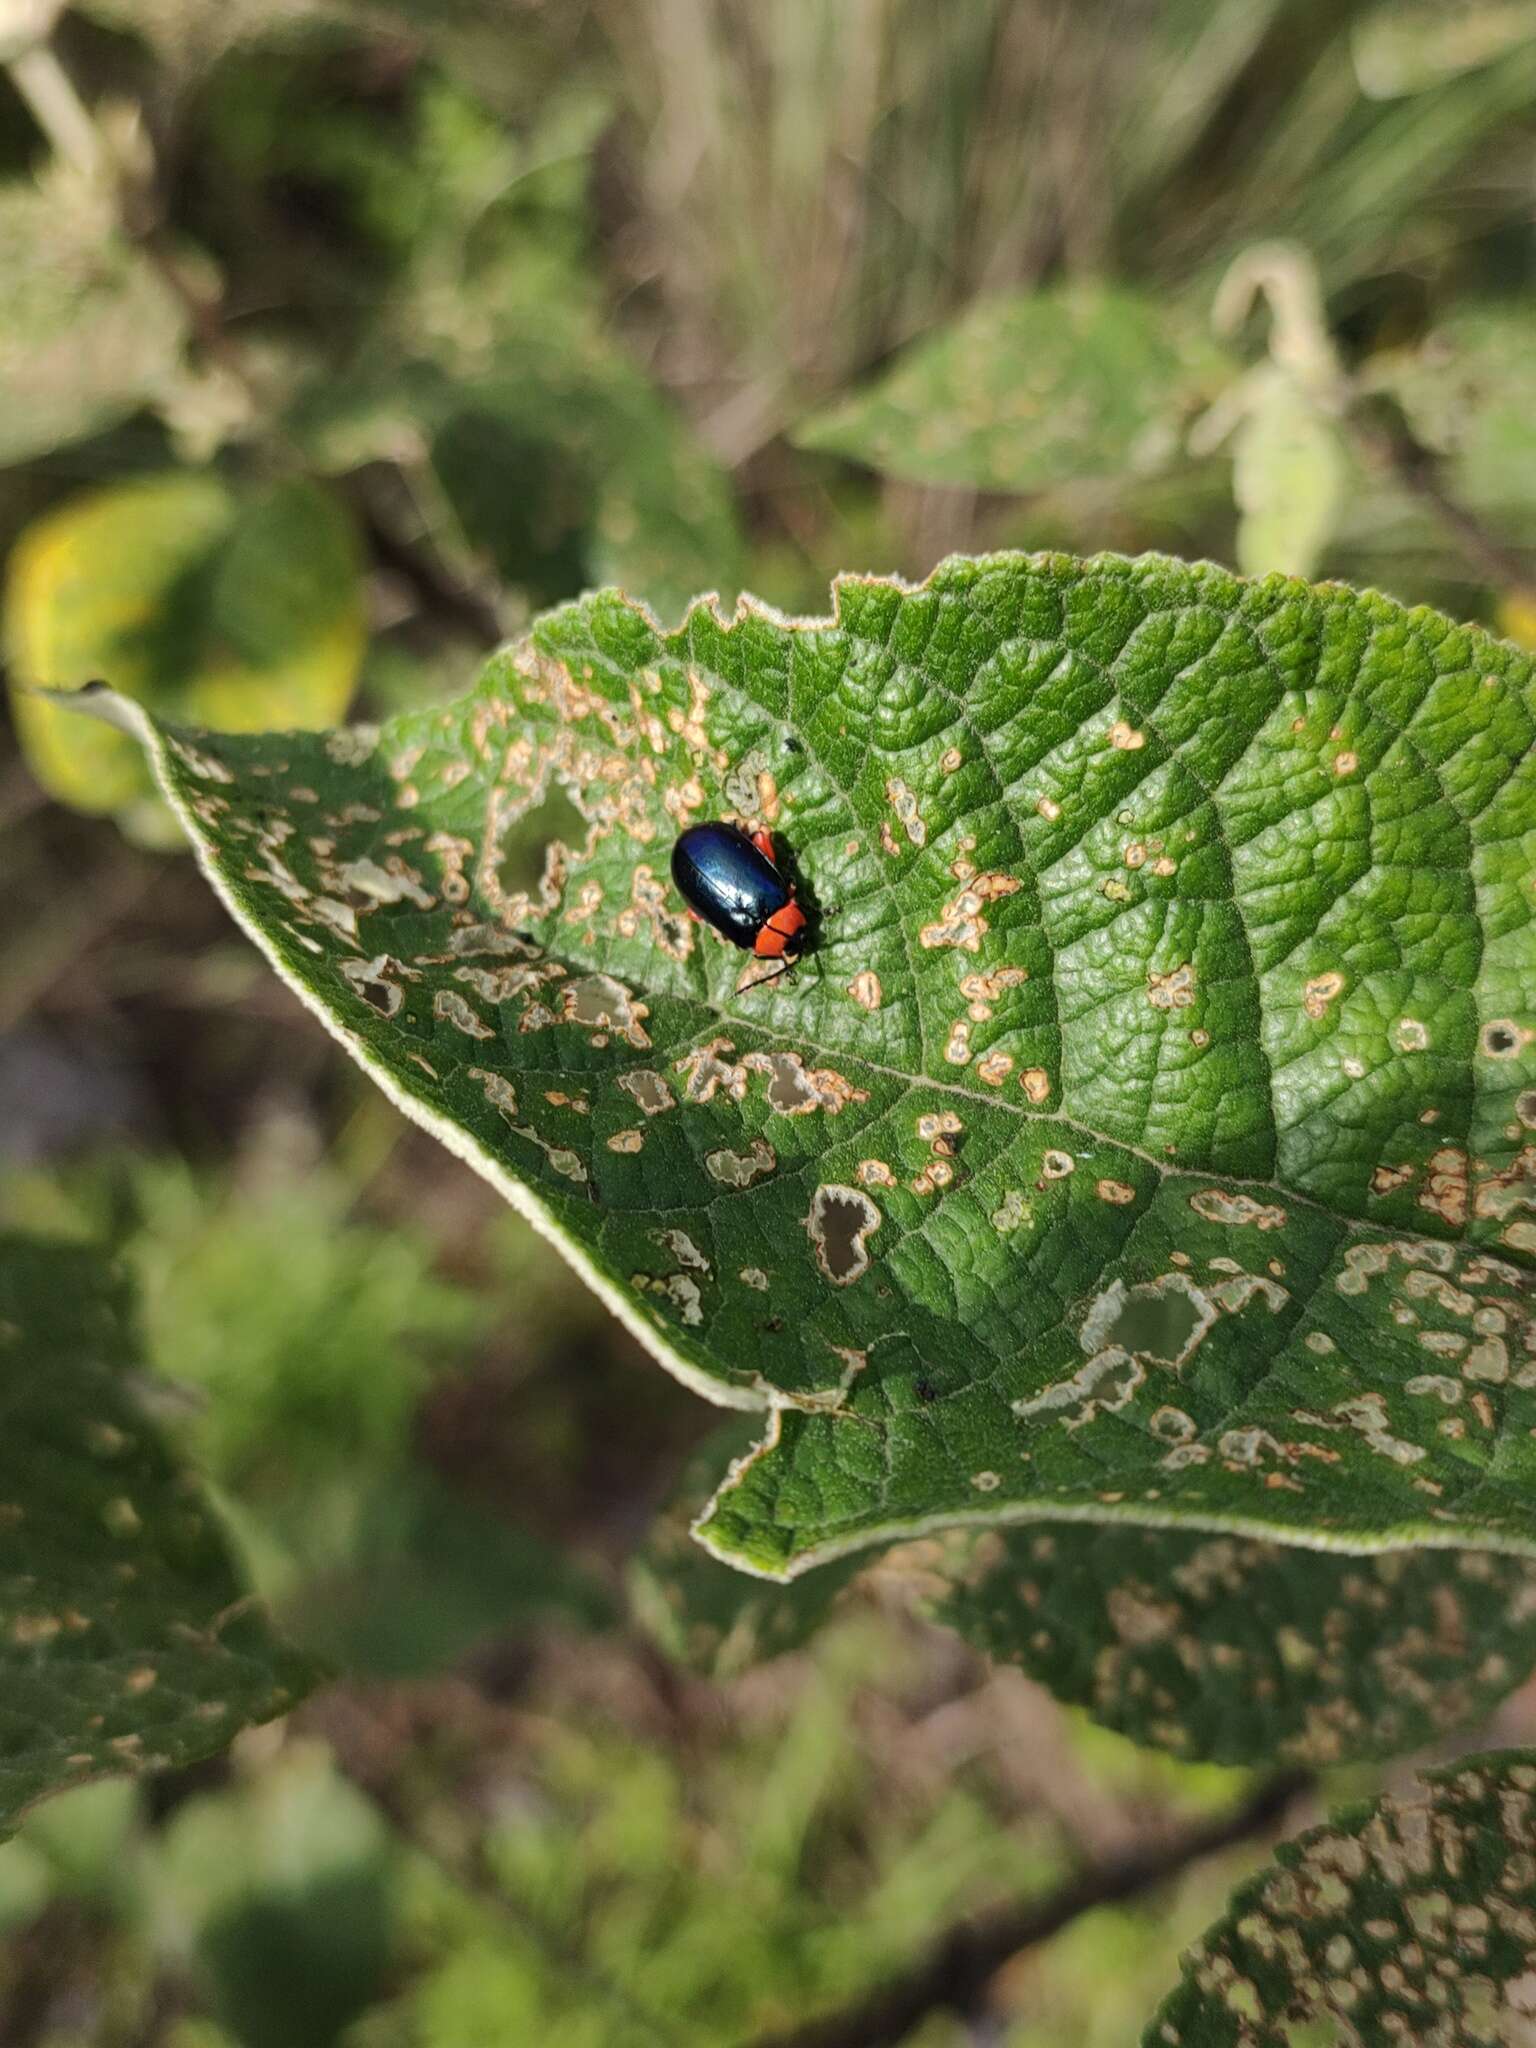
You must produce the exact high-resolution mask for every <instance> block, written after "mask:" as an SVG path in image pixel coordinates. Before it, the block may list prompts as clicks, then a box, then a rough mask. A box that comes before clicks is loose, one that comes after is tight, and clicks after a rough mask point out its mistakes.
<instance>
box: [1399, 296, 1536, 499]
mask: <svg viewBox="0 0 1536 2048" xmlns="http://www.w3.org/2000/svg"><path fill="white" fill-rule="evenodd" d="M1530 335H1531V322H1530V312H1529V309H1528V308H1527V307H1526V306H1525V305H1524V304H1523V303H1520V302H1512V303H1509V304H1500V303H1498V302H1496V301H1489V302H1485V303H1482V304H1478V303H1475V302H1474V303H1471V304H1467V305H1464V306H1462V307H1460V308H1459V309H1458V310H1457V311H1456V313H1455V314H1454V315H1452V317H1451V318H1449V319H1447V320H1446V321H1444V322H1442V323H1441V325H1440V326H1438V327H1436V328H1434V329H1432V330H1431V332H1430V333H1429V334H1428V335H1427V336H1426V337H1425V339H1424V340H1423V341H1422V342H1421V343H1420V344H1419V346H1418V347H1417V348H1416V349H1414V350H1412V351H1405V352H1403V353H1400V354H1394V355H1390V356H1386V357H1383V358H1379V359H1377V360H1375V361H1374V362H1372V363H1371V364H1370V365H1369V366H1368V368H1367V373H1366V382H1367V384H1368V386H1369V387H1370V388H1374V389H1377V390H1383V391H1386V392H1389V393H1390V394H1391V395H1392V396H1393V397H1395V398H1396V399H1397V400H1398V401H1399V403H1400V404H1401V405H1402V406H1403V409H1404V410H1405V412H1406V413H1407V415H1408V418H1409V420H1410V422H1411V424H1412V426H1413V429H1414V432H1415V433H1416V434H1417V435H1418V437H1419V439H1420V440H1422V441H1423V442H1424V443H1425V444H1426V446H1428V447H1429V448H1430V449H1432V450H1433V451H1434V453H1435V454H1437V455H1438V456H1440V457H1441V458H1442V459H1443V461H1444V462H1445V464H1446V466H1447V468H1446V484H1447V487H1448V488H1449V489H1450V491H1451V492H1452V494H1453V495H1454V496H1455V497H1456V498H1458V499H1460V500H1462V501H1463V502H1466V503H1469V504H1472V505H1474V506H1477V507H1479V508H1481V509H1482V510H1484V511H1485V512H1487V513H1488V514H1489V515H1490V516H1492V517H1497V518H1498V519H1499V521H1500V523H1501V525H1512V526H1514V527H1516V528H1517V529H1518V530H1519V531H1520V532H1522V533H1525V534H1531V533H1536V361H1533V359H1532V350H1531V346H1530Z"/></svg>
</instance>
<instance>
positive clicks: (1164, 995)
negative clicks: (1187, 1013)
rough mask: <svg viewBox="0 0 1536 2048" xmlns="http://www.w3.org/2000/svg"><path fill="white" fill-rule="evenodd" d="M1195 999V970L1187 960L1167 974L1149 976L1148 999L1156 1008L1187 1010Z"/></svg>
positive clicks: (1153, 973) (1155, 973) (1154, 972)
mask: <svg viewBox="0 0 1536 2048" xmlns="http://www.w3.org/2000/svg"><path fill="white" fill-rule="evenodd" d="M1194 1000H1195V970H1194V966H1193V964H1192V962H1190V961H1188V960H1186V961H1184V962H1183V963H1182V964H1181V965H1180V966H1178V967H1171V968H1170V969H1169V970H1168V972H1167V973H1166V974H1158V973H1157V972H1156V971H1155V970H1154V971H1153V972H1152V973H1150V974H1148V976H1147V1001H1148V1002H1149V1003H1150V1004H1151V1005H1152V1007H1153V1009H1154V1010H1187V1009H1188V1008H1189V1007H1190V1005H1191V1003H1193V1002H1194Z"/></svg>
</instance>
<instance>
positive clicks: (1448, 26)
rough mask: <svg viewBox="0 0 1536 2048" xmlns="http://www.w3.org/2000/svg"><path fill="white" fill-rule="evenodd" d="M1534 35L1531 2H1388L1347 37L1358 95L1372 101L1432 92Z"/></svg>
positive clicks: (1535, 22) (1535, 19)
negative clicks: (1453, 4) (1453, 5)
mask: <svg viewBox="0 0 1536 2048" xmlns="http://www.w3.org/2000/svg"><path fill="white" fill-rule="evenodd" d="M1533 35H1536V6H1532V5H1531V0H1481V4H1480V0H1471V4H1469V5H1466V6H1462V7H1456V8H1445V7H1442V6H1440V5H1438V4H1437V0H1408V4H1406V5H1405V4H1404V0H1389V4H1388V5H1386V6H1378V7H1373V8H1371V9H1369V10H1368V11H1367V12H1366V13H1365V14H1364V15H1363V16H1361V18H1360V19H1359V20H1357V21H1356V22H1355V23H1354V25H1353V28H1352V29H1351V32H1350V47H1351V54H1352V55H1353V58H1354V64H1355V74H1356V76H1357V77H1358V78H1359V80H1360V89H1361V91H1362V92H1364V93H1365V94H1366V95H1367V96H1368V97H1369V98H1371V99H1375V100H1388V99H1396V98H1398V97H1399V96H1401V95H1404V94H1408V93H1419V92H1429V91H1432V90H1433V89H1434V88H1435V87H1436V86H1438V85H1442V84H1444V82H1445V81H1446V80H1447V79H1448V78H1456V77H1458V76H1459V75H1460V74H1461V73H1462V72H1464V71H1477V70H1480V69H1481V68H1482V67H1483V66H1484V65H1487V64H1494V63H1497V62H1498V60H1499V59H1500V58H1501V57H1505V56H1508V55H1509V54H1510V53H1511V52H1512V51H1518V50H1520V49H1521V48H1523V47H1525V46H1527V45H1528V44H1529V43H1530V40H1531V37H1532V36H1533Z"/></svg>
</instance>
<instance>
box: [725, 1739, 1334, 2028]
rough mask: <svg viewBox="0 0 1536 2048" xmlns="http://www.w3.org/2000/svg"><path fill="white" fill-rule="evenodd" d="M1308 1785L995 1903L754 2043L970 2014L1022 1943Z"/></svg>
mask: <svg viewBox="0 0 1536 2048" xmlns="http://www.w3.org/2000/svg"><path fill="white" fill-rule="evenodd" d="M1310 1783H1311V1781H1310V1779H1308V1778H1306V1777H1304V1776H1291V1775H1287V1776H1284V1777H1278V1778H1272V1779H1270V1780H1269V1782H1268V1783H1267V1784H1264V1785H1261V1786H1260V1788H1259V1789H1258V1791H1257V1792H1256V1793H1255V1794H1254V1795H1253V1797H1252V1798H1251V1799H1249V1800H1248V1801H1247V1802H1246V1804H1244V1805H1242V1806H1240V1807H1238V1808H1237V1810H1236V1811H1235V1812H1233V1813H1230V1814H1226V1815H1224V1816H1223V1817H1222V1818H1221V1819H1219V1820H1214V1821H1207V1822H1205V1823H1203V1824H1202V1825H1201V1826H1199V1827H1194V1828H1189V1829H1187V1830H1185V1831H1184V1832H1183V1833H1182V1834H1179V1835H1176V1836H1174V1837H1173V1839H1172V1840H1170V1841H1167V1842H1162V1843H1158V1844H1155V1845H1154V1846H1152V1847H1150V1848H1147V1849H1142V1850H1139V1851H1137V1852H1136V1853H1135V1854H1133V1855H1128V1856H1121V1857H1116V1858H1114V1859H1112V1860H1111V1861H1109V1862H1106V1863H1102V1864H1100V1865H1099V1866H1098V1868H1097V1869H1095V1870H1088V1871H1085V1872H1084V1873H1083V1874H1082V1875H1081V1876H1080V1877H1075V1878H1073V1879H1071V1880H1070V1882H1068V1883H1067V1884H1065V1885H1063V1886H1062V1887H1061V1889H1060V1890H1059V1891H1057V1892H1055V1893H1053V1894H1052V1895H1051V1896H1050V1897H1049V1898H1045V1899H1039V1900H1035V1901H1032V1902H1031V1903H1030V1904H1028V1905H1025V1906H1002V1907H998V1908H997V1909H995V1910H994V1911H993V1912H991V1913H987V1914H981V1915H978V1916H977V1917H975V1918H974V1919H970V1920H964V1921H962V1922H961V1923H960V1924H959V1925H958V1926H957V1927H953V1928H951V1929H950V1931H949V1932H948V1933H947V1934H946V1935H944V1936H943V1937H942V1939H941V1940H940V1941H939V1942H938V1943H937V1944H936V1946H935V1947H933V1948H932V1949H930V1951H929V1952H928V1954H927V1955H926V1956H924V1957H923V1958H922V1959H921V1960H920V1961H919V1962H918V1963H917V1964H916V1965H915V1966H914V1967H913V1968H912V1969H911V1970H910V1971H908V1972H907V1974H906V1975H905V1976H904V1977H900V1978H898V1979H897V1980H896V1982H895V1983H892V1984H887V1985H885V1986H883V1987H882V1988H881V1989H880V1990H878V1991H876V1992H874V1993H873V1994H872V1995H871V1996H869V1997H867V1998H864V1999H861V2000H859V2001H858V2003H856V2004H854V2005H851V2006H845V2007H844V2008H843V2009H842V2010H841V2011H840V2012H834V2013H830V2014H828V2015H827V2016H826V2017H825V2018H823V2019H819V2020H812V2021H811V2022H810V2023H809V2025H807V2026H804V2027H798V2028H795V2029H794V2030H793V2031H792V2032H789V2033H785V2034H774V2035H770V2036H764V2037H762V2038H761V2039H759V2041H758V2042H757V2043H756V2044H755V2048H895V2044H896V2043H898V2042H900V2041H904V2040H905V2039H906V2037H907V2035H908V2034H910V2033H911V2031H912V2029H913V2028H914V2027H915V2026H917V2024H918V2023H919V2021H921V2020H922V2019H924V2018H926V2016H927V2015H928V2014H929V2013H933V2012H951V2013H955V2014H958V2015H959V2016H960V2017H961V2018H965V2019H968V2018H973V2017H975V2016H976V2015H977V2014H978V2013H979V2012H980V2010H981V2008H982V2006H983V2003H984V2001H985V1998H986V1992H987V1986H988V1985H989V1984H990V1983H991V1981H992V1979H993V1978H994V1977H995V1976H996V1975H997V1973H998V1971H999V1970H1000V1969H1001V1968H1002V1967H1003V1965H1004V1964H1005V1963H1007V1962H1009V1961H1011V1960H1012V1958H1013V1957H1014V1956H1016V1955H1018V1954H1019V1953H1020V1952H1021V1951H1022V1950H1024V1949H1029V1948H1035V1947H1037V1946H1038V1945H1039V1944H1040V1943H1041V1942H1044V1941H1048V1940H1049V1939H1050V1938H1051V1936H1052V1935H1053V1934H1058V1933H1060V1931H1061V1929H1062V1928H1064V1927H1066V1926H1068V1925H1069V1924H1070V1923H1071V1922H1072V1921H1074V1920H1076V1919H1078V1918H1079V1917H1080V1916H1081V1915H1082V1914H1084V1913H1091V1912H1092V1911H1093V1910H1094V1908H1095V1907H1097V1906H1108V1905H1114V1904H1116V1903H1117V1902H1118V1901H1121V1900H1124V1899H1130V1898H1135V1897H1137V1896H1139V1894H1141V1893H1142V1892H1146V1891H1150V1890H1151V1889H1152V1888H1153V1887H1154V1886H1156V1885H1159V1884H1163V1883H1165V1882H1166V1881H1167V1880H1168V1879H1169V1878H1171V1877H1176V1876H1178V1874H1179V1873H1180V1872H1181V1871H1183V1870H1185V1869H1187V1868H1188V1867H1189V1865H1191V1864H1193V1863H1198V1862H1200V1861H1201V1859H1202V1858H1204V1857H1206V1856H1212V1855H1214V1854H1216V1852H1217V1851H1218V1850H1221V1849H1230V1848H1234V1847H1235V1846H1237V1845H1238V1844H1239V1843H1241V1842H1246V1841H1249V1840H1251V1839H1252V1838H1253V1837H1255V1836H1257V1835H1263V1834H1267V1833H1269V1832H1270V1830H1271V1829H1272V1828H1274V1826H1275V1825H1276V1823H1277V1822H1278V1821H1279V1820H1280V1819H1281V1817H1282V1815H1283V1814H1284V1813H1285V1811H1286V1809H1287V1807H1288V1806H1289V1805H1290V1804H1291V1802H1292V1801H1293V1800H1294V1799H1296V1798H1297V1797H1298V1795H1299V1794H1301V1793H1302V1792H1304V1791H1306V1790H1307V1789H1308V1788H1309V1786H1310Z"/></svg>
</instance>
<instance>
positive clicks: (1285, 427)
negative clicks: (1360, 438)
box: [1232, 368, 1350, 576]
mask: <svg viewBox="0 0 1536 2048" xmlns="http://www.w3.org/2000/svg"><path fill="white" fill-rule="evenodd" d="M1349 479H1350V464H1349V457H1348V451H1347V450H1346V448H1345V446H1344V443H1343V440H1342V438H1341V436H1340V433H1339V430H1338V427H1337V426H1336V425H1335V423H1334V422H1333V421H1332V420H1331V419H1329V418H1328V416H1327V414H1326V413H1324V412H1323V410H1322V409H1321V407H1320V406H1319V405H1318V404H1317V403H1316V401H1315V400H1314V399H1313V397H1312V396H1311V394H1310V393H1309V392H1308V391H1307V390H1306V388H1305V387H1304V385H1303V384H1302V382H1301V380H1300V379H1299V378H1296V377H1292V376H1289V375H1288V374H1287V373H1286V372H1285V371H1284V370H1281V369H1274V368H1271V369H1267V370H1265V371H1263V372H1261V373H1260V374H1259V375H1258V377H1257V378H1256V379H1255V380H1253V392H1252V396H1251V398H1250V400H1249V402H1248V405H1247V408H1246V411H1245V413H1244V416H1243V419H1242V422H1241V424H1240V425H1239V426H1238V428H1237V431H1236V433H1235V434H1234V436H1233V442H1232V494H1233V496H1234V498H1235V499H1236V500H1237V509H1238V515H1239V518H1238V529H1237V559H1238V564H1239V566H1240V567H1241V568H1243V569H1245V570H1246V571H1247V572H1248V573H1249V574H1250V575H1268V574H1269V573H1270V572H1271V571H1278V572H1279V573H1280V574H1281V575H1284V576H1310V575H1311V574H1312V573H1313V572H1314V571H1315V570H1316V568H1317V566H1318V564H1319V563H1320V562H1321V561H1322V559H1323V557H1324V555H1325V553H1326V552H1327V548H1328V543H1329V541H1330V540H1331V539H1332V537H1333V531H1334V527H1335V525H1336V524H1337V522H1338V517H1339V513H1340V511H1341V509H1342V506H1343V502H1344V495H1345V491H1346V488H1347V486H1348V483H1349Z"/></svg>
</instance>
